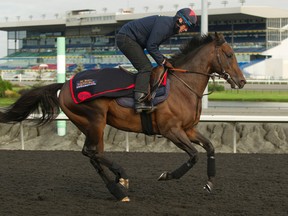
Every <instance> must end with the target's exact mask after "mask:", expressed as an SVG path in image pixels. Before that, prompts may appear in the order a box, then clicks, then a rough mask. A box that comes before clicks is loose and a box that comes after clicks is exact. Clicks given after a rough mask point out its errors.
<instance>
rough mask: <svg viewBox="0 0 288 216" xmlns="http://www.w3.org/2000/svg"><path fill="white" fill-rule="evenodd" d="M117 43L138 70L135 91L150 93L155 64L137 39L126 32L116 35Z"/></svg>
mask: <svg viewBox="0 0 288 216" xmlns="http://www.w3.org/2000/svg"><path fill="white" fill-rule="evenodd" d="M116 44H117V46H118V48H119V49H120V51H121V52H122V53H123V54H124V55H125V56H126V57H127V58H128V59H129V61H130V62H131V64H132V65H133V66H134V67H135V68H136V70H137V71H138V74H137V77H136V83H135V91H137V92H142V93H145V94H148V93H149V82H150V75H151V71H152V68H153V66H152V64H151V62H150V60H149V58H148V57H147V56H146V54H145V53H144V49H143V48H142V47H141V46H140V45H139V44H138V43H137V42H136V41H134V40H132V39H131V38H129V37H128V36H126V35H124V34H118V35H116Z"/></svg>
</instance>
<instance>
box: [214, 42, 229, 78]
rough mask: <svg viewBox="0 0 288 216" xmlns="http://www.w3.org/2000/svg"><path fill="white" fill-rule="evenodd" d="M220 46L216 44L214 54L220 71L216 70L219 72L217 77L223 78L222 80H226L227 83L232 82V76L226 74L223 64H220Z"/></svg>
mask: <svg viewBox="0 0 288 216" xmlns="http://www.w3.org/2000/svg"><path fill="white" fill-rule="evenodd" d="M224 43H227V42H224ZM220 46H221V45H220ZM220 46H216V56H217V60H218V63H219V65H220V68H221V72H220V73H219V72H217V73H218V74H219V77H220V78H223V79H224V80H226V81H227V82H228V83H230V82H233V81H232V78H231V76H230V74H228V73H227V72H226V71H225V69H224V68H223V64H222V61H221V57H220V51H219V49H220Z"/></svg>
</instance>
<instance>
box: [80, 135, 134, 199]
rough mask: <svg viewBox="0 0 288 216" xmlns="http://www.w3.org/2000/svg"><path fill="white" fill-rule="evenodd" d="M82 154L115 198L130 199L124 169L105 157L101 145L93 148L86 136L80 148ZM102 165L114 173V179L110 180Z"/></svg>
mask: <svg viewBox="0 0 288 216" xmlns="http://www.w3.org/2000/svg"><path fill="white" fill-rule="evenodd" d="M100 144H101V143H100ZM100 146H101V145H99V143H98V147H100ZM82 154H83V155H85V156H87V157H89V158H90V162H91V164H92V165H93V167H94V168H95V170H96V172H97V173H98V174H99V175H100V177H101V178H102V180H103V181H104V183H105V184H106V187H107V189H108V190H109V192H110V193H111V194H112V195H113V196H114V197H115V198H116V199H118V200H120V201H122V202H129V201H130V199H129V197H128V195H127V189H128V184H129V180H128V176H127V174H126V172H125V170H124V169H123V168H122V167H121V166H120V165H118V164H117V163H115V162H111V161H110V160H108V159H107V158H105V157H104V155H103V150H102V149H101V147H100V148H97V147H96V148H95V146H94V145H91V142H89V139H88V138H86V141H85V144H84V146H83V149H82ZM104 167H107V168H108V169H109V170H110V171H111V172H112V173H114V174H115V176H116V180H115V181H114V180H112V179H111V178H110V177H109V175H107V173H106V171H105V170H104Z"/></svg>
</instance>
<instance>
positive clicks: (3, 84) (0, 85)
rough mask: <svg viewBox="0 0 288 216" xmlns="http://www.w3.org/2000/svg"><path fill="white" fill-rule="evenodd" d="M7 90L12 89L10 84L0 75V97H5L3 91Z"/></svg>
mask: <svg viewBox="0 0 288 216" xmlns="http://www.w3.org/2000/svg"><path fill="white" fill-rule="evenodd" d="M7 90H12V84H11V83H10V82H9V81H6V80H2V78H1V77H0V97H5V91H7Z"/></svg>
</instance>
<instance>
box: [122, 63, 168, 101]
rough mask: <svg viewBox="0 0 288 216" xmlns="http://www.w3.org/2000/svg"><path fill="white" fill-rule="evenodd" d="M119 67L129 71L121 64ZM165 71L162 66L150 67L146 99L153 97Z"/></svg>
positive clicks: (149, 99)
mask: <svg viewBox="0 0 288 216" xmlns="http://www.w3.org/2000/svg"><path fill="white" fill-rule="evenodd" d="M119 69H120V70H123V71H125V72H126V73H131V72H130V71H128V70H127V69H125V68H124V67H122V66H121V65H120V66H119ZM165 72H167V70H165V68H164V67H163V66H156V67H154V68H153V69H152V72H151V76H150V92H149V94H148V96H147V100H148V101H151V100H153V99H154V98H155V96H156V93H157V89H158V88H159V86H160V85H161V83H162V82H163V79H164V75H165Z"/></svg>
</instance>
